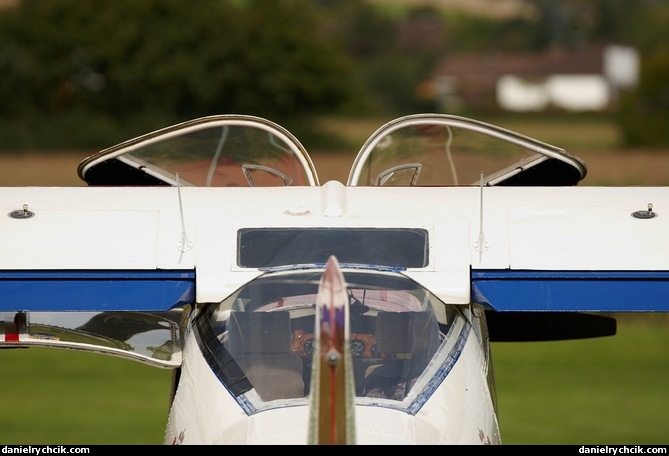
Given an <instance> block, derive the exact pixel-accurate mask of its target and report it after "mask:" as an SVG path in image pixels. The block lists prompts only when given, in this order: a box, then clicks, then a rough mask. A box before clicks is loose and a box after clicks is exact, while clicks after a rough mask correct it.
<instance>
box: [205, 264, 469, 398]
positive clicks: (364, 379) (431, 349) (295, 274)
mask: <svg viewBox="0 0 669 456" xmlns="http://www.w3.org/2000/svg"><path fill="white" fill-rule="evenodd" d="M322 273H323V269H322V268H315V269H308V270H299V271H284V272H270V273H266V274H264V275H262V276H261V277H259V278H257V279H255V280H253V281H251V282H249V283H248V284H246V285H245V286H243V287H242V288H241V289H239V290H238V291H237V292H236V293H234V294H233V295H232V296H230V297H229V298H227V299H225V300H224V301H223V302H221V303H219V304H212V305H208V306H207V307H206V308H205V309H204V310H203V312H202V313H201V314H200V316H199V317H198V320H197V322H196V327H197V328H198V329H197V330H198V334H199V337H200V338H201V340H202V341H203V342H205V343H204V344H201V345H204V347H206V348H205V351H206V353H211V354H212V356H205V357H206V358H207V359H208V361H209V363H210V365H211V367H212V369H213V370H214V372H215V373H216V374H217V376H218V377H219V379H221V381H222V382H223V384H224V385H225V386H226V388H228V390H230V392H231V393H232V394H233V395H234V396H236V397H238V398H239V401H240V403H241V402H248V401H250V403H252V404H253V405H254V407H256V408H258V407H263V406H264V405H263V404H265V403H266V402H269V401H277V400H278V401H285V400H298V399H305V398H306V397H307V395H308V394H309V386H310V379H311V365H312V358H313V356H312V354H313V350H314V323H315V305H316V296H317V293H318V285H319V281H320V277H321V274H322ZM345 277H346V281H347V282H346V283H347V293H348V297H349V309H350V311H349V312H350V313H349V315H350V338H349V340H350V348H351V354H352V359H353V365H354V378H355V385H356V396H358V398H375V399H387V400H389V401H391V402H393V401H394V402H402V401H405V400H406V399H407V397H409V396H411V397H413V399H411V400H415V398H416V393H417V390H414V388H417V389H418V390H420V389H422V388H425V387H426V385H424V384H422V383H420V382H418V379H419V378H420V377H421V375H422V374H423V373H424V371H425V370H426V369H427V367H428V365H429V364H430V361H431V360H432V359H433V357H434V356H435V354H436V353H437V351H438V348H439V346H440V345H441V344H442V342H443V341H444V340H445V339H446V337H447V335H448V334H449V328H451V327H452V326H453V324H454V323H455V322H456V321H458V320H459V319H464V317H463V315H464V313H463V311H462V310H461V309H459V308H458V306H447V305H445V304H444V303H443V302H441V301H440V300H439V299H438V298H436V297H435V296H434V295H432V294H431V293H430V292H429V291H428V290H426V289H424V288H423V287H421V286H420V285H418V284H417V283H416V282H414V281H413V280H411V279H408V278H406V277H405V276H402V275H401V274H398V273H386V272H378V271H369V270H355V269H349V270H346V271H345ZM415 385H418V386H415ZM412 391H413V395H411V393H412ZM242 398H243V400H242ZM396 406H397V405H396Z"/></svg>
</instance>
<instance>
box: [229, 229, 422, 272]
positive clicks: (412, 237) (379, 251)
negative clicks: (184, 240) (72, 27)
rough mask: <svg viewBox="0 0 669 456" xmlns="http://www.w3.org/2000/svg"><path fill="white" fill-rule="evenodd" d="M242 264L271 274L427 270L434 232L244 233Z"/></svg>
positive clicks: (239, 259) (241, 236) (241, 233)
mask: <svg viewBox="0 0 669 456" xmlns="http://www.w3.org/2000/svg"><path fill="white" fill-rule="evenodd" d="M237 249H238V250H237V264H238V266H240V267H244V268H270V267H277V266H286V265H291V264H311V263H325V262H326V261H327V259H328V258H329V257H330V255H334V256H336V257H337V260H338V261H339V262H340V263H351V264H373V265H378V266H388V267H397V268H423V267H425V266H427V264H428V254H427V252H428V232H427V230H425V229H421V228H410V229H407V228H345V229H344V228H244V229H241V230H239V231H238V233H237Z"/></svg>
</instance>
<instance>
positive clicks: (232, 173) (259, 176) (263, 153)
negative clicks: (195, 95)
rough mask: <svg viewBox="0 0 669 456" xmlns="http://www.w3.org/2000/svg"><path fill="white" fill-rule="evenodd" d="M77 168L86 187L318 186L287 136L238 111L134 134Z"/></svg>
mask: <svg viewBox="0 0 669 456" xmlns="http://www.w3.org/2000/svg"><path fill="white" fill-rule="evenodd" d="M78 172H79V176H80V177H81V178H82V179H83V180H85V181H86V182H88V183H89V184H91V185H124V184H125V185H160V184H163V185H176V184H179V185H184V186H199V187H231V186H235V187H237V186H243V187H267V186H279V187H281V186H288V185H318V178H317V176H316V171H315V168H314V167H313V163H312V162H311V159H310V158H309V156H308V154H307V152H306V151H305V150H304V148H303V147H302V145H301V144H300V143H299V142H298V140H297V139H296V138H295V137H294V136H293V135H292V134H290V133H289V132H288V131H287V130H285V129H284V128H282V127H280V126H279V125H277V124H274V123H272V122H270V121H268V120H265V119H262V118H257V117H252V116H241V115H221V116H212V117H205V118H201V119H196V120H193V121H190V122H184V123H181V124H178V125H174V126H172V127H169V128H165V129H162V130H158V131H156V132H153V133H150V134H148V135H144V136H140V137H138V138H135V139H133V140H130V141H127V142H124V143H121V144H119V145H118V146H115V147H112V148H109V149H105V150H103V151H101V152H99V153H97V154H95V155H93V156H91V157H89V158H87V159H86V160H84V161H83V162H82V163H81V164H80V165H79V170H78ZM177 175H178V182H177Z"/></svg>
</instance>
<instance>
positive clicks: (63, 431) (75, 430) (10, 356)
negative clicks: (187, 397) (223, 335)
mask: <svg viewBox="0 0 669 456" xmlns="http://www.w3.org/2000/svg"><path fill="white" fill-rule="evenodd" d="M0 363H2V377H1V378H0V391H2V393H1V396H0V397H1V398H2V399H1V400H0V404H1V405H0V444H35V445H37V444H40V445H44V444H162V443H163V436H164V432H165V425H166V423H167V413H168V398H169V391H170V382H171V371H170V370H165V369H160V368H156V367H152V366H148V365H143V364H140V363H138V362H135V361H129V360H124V359H120V358H114V357H110V356H102V355H95V354H90V353H79V352H71V351H65V350H54V349H41V348H30V349H7V350H0Z"/></svg>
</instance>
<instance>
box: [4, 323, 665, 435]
mask: <svg viewBox="0 0 669 456" xmlns="http://www.w3.org/2000/svg"><path fill="white" fill-rule="evenodd" d="M492 350H493V357H494V369H495V374H496V378H497V394H498V403H499V412H500V426H501V434H502V442H503V443H505V444H660V445H666V444H668V443H669V431H668V430H669V427H668V424H669V389H668V388H667V387H668V386H669V321H668V319H667V318H664V316H663V315H657V316H653V317H648V318H646V319H630V320H629V321H627V320H626V321H623V322H622V323H620V324H619V328H618V334H617V335H616V336H614V337H605V338H598V339H585V340H577V341H560V342H540V343H493V345H492ZM0 363H2V372H3V375H2V376H1V377H0V391H2V395H1V396H0V398H1V400H0V404H1V405H0V444H161V443H162V441H163V435H164V430H165V426H166V424H167V413H168V409H167V407H168V404H167V401H168V397H169V389H170V382H171V371H169V370H164V369H159V368H155V367H151V366H146V365H142V364H139V363H136V362H133V361H127V360H123V359H117V358H113V357H109V356H100V355H93V354H88V353H78V352H68V351H62V350H52V349H36V348H31V349H28V350H24V349H15V350H0Z"/></svg>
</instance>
